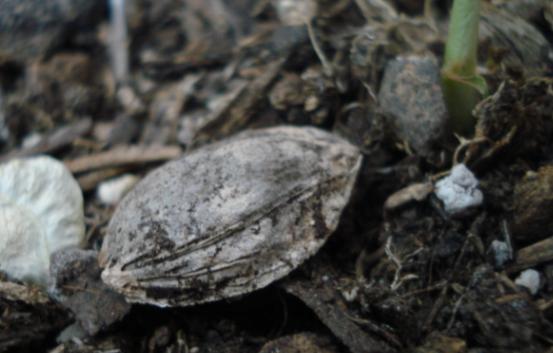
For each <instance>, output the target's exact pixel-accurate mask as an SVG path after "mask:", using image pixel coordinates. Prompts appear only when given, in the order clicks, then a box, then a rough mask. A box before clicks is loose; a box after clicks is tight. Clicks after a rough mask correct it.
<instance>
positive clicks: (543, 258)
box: [507, 236, 553, 273]
mask: <svg viewBox="0 0 553 353" xmlns="http://www.w3.org/2000/svg"><path fill="white" fill-rule="evenodd" d="M548 261H553V236H551V237H549V238H547V239H544V240H542V241H539V242H537V243H534V244H532V245H528V246H527V247H525V248H522V249H520V250H519V251H518V252H517V255H516V260H515V263H514V264H513V265H512V266H510V267H509V268H508V269H507V272H509V273H513V272H518V271H520V270H524V269H527V268H530V267H534V266H536V265H539V264H541V263H544V262H548Z"/></svg>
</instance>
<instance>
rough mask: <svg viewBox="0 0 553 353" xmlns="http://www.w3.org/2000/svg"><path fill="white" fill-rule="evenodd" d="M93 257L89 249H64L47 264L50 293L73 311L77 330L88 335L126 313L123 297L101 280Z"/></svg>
mask: <svg viewBox="0 0 553 353" xmlns="http://www.w3.org/2000/svg"><path fill="white" fill-rule="evenodd" d="M97 255H98V253H97V252H95V251H92V250H81V249H76V248H66V249H62V250H59V251H57V252H55V253H54V254H53V255H52V257H51V263H50V281H51V283H50V286H49V292H50V294H51V295H52V296H53V297H54V298H56V299H57V300H58V301H59V302H60V303H61V304H62V305H63V306H65V307H67V308H68V309H69V310H71V311H72V312H73V314H74V315H75V318H76V319H77V321H78V323H79V325H80V327H82V329H83V330H84V331H85V332H86V333H87V334H88V335H91V336H93V335H95V334H97V333H98V332H100V331H102V330H104V329H106V328H107V327H109V325H111V324H112V323H114V322H116V321H119V320H120V319H122V318H123V317H124V316H125V315H126V314H127V313H128V311H129V310H130V304H128V303H127V302H126V301H125V299H124V298H123V296H121V295H120V294H118V293H116V292H114V291H112V290H111V289H109V288H108V287H107V286H106V285H105V284H104V283H103V282H102V281H101V279H100V272H101V269H100V268H99V267H98V260H97Z"/></svg>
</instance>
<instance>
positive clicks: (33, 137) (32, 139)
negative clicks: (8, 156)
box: [21, 132, 42, 148]
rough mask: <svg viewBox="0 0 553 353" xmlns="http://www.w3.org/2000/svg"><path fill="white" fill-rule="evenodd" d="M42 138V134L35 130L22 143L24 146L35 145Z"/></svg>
mask: <svg viewBox="0 0 553 353" xmlns="http://www.w3.org/2000/svg"><path fill="white" fill-rule="evenodd" d="M41 140H42V136H41V135H40V134H38V133H36V132H33V133H31V134H29V135H27V136H25V138H23V143H22V144H21V145H22V147H23V148H31V147H35V146H36V145H38V143H39V142H40V141H41Z"/></svg>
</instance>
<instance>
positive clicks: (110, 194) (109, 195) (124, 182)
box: [98, 174, 139, 205]
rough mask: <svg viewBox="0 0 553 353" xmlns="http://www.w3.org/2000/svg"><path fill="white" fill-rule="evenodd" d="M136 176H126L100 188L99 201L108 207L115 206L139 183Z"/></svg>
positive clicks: (108, 182)
mask: <svg viewBox="0 0 553 353" xmlns="http://www.w3.org/2000/svg"><path fill="white" fill-rule="evenodd" d="M138 180H139V178H138V177H137V176H136V175H132V174H125V175H122V176H120V177H117V178H114V179H111V180H108V181H105V182H103V183H101V184H100V185H99V186H98V199H100V201H101V202H102V203H104V204H106V205H115V204H117V203H118V202H119V201H121V199H122V198H123V196H125V194H126V193H127V192H128V191H129V190H130V189H132V187H133V186H134V185H135V184H136V183H137V182H138Z"/></svg>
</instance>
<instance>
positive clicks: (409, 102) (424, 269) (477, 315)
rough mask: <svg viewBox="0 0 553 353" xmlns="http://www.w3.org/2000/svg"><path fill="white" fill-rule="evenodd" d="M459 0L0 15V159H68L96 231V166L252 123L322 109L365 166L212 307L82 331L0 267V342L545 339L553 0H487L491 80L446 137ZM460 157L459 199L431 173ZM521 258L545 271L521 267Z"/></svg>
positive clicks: (483, 345)
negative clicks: (332, 215) (467, 121)
mask: <svg viewBox="0 0 553 353" xmlns="http://www.w3.org/2000/svg"><path fill="white" fill-rule="evenodd" d="M33 2H34V1H25V3H31V4H32V3H33ZM39 2H40V1H39ZM58 2H59V3H63V2H64V1H52V3H53V4H54V3H58ZM114 3H115V2H114ZM10 4H11V5H10ZM450 5H451V1H428V2H426V3H425V2H424V1H422V0H420V1H419V0H390V1H385V0H336V1H331V0H317V1H315V0H313V1H308V0H302V1H286V0H280V1H269V0H213V1H201V0H186V1H180V0H156V1H154V0H140V1H138V0H136V1H131V0H129V1H127V3H126V8H125V17H124V21H126V23H127V24H128V28H127V38H128V40H127V41H125V40H124V37H118V34H117V32H116V31H114V27H113V26H114V25H113V22H112V23H110V20H109V14H110V13H111V14H112V15H114V14H115V11H113V9H111V10H110V9H109V8H108V7H107V6H108V5H107V4H102V5H98V6H97V7H96V8H91V6H88V5H86V4H84V3H83V4H80V3H79V1H76V2H75V4H74V6H75V9H72V10H71V12H67V13H66V12H63V11H62V10H60V8H62V7H60V8H58V7H56V6H54V5H53V7H52V8H49V7H48V6H45V8H42V7H33V6H29V7H28V8H26V7H25V6H22V7H21V9H22V10H21V9H20V10H21V11H22V12H21V13H19V14H18V16H22V17H21V18H27V17H28V18H29V20H28V21H29V22H28V23H29V24H30V26H29V27H27V28H26V30H23V29H22V28H21V27H20V26H19V25H18V22H17V21H11V22H9V21H4V25H0V47H2V49H0V84H1V85H0V161H2V162H4V161H8V160H11V159H14V158H18V157H27V156H33V155H37V154H48V155H51V156H54V157H56V158H57V159H59V160H62V161H64V163H65V165H66V166H67V167H68V168H69V170H70V171H71V172H72V173H73V174H74V175H75V177H76V178H77V180H78V182H79V185H80V186H81V188H82V190H83V192H84V195H85V218H86V234H87V246H86V248H87V249H92V250H99V249H100V247H101V244H102V240H103V237H104V236H105V235H106V228H107V224H108V222H109V220H110V218H111V216H112V214H113V211H114V209H115V207H116V206H114V205H106V204H104V203H102V202H101V200H100V199H99V197H98V195H97V190H98V186H99V185H100V184H102V183H103V182H104V181H106V180H109V179H111V178H114V177H118V176H121V175H124V174H127V173H131V174H134V175H136V176H138V177H143V176H145V175H146V174H147V173H148V172H149V171H151V170H153V169H154V168H155V167H157V166H159V165H161V164H162V163H164V162H165V161H168V160H172V159H175V158H178V157H180V156H182V155H185V154H186V153H187V152H189V151H190V150H192V149H196V148H198V147H201V146H203V145H206V144H208V143H210V142H213V141H219V140H222V139H225V138H227V137H229V136H232V135H234V134H236V133H237V132H240V131H243V130H246V129H256V128H262V127H270V126H277V125H283V124H289V125H297V126H305V125H310V126H316V127H319V128H321V129H325V130H328V131H332V132H333V133H335V134H337V135H340V136H342V137H344V138H345V139H347V140H349V141H350V142H351V143H353V144H355V145H356V146H358V147H359V148H360V150H361V151H362V153H363V165H362V168H361V171H360V173H359V176H358V179H357V183H356V186H355V189H354V191H353V195H352V198H351V200H350V202H349V204H348V206H347V207H346V209H345V210H344V212H343V214H342V218H341V221H340V225H339V227H338V229H337V231H336V232H335V233H334V234H333V235H332V236H331V237H330V238H329V240H328V241H327V242H326V244H325V245H324V247H323V248H322V249H321V250H320V251H319V252H318V253H317V254H316V255H314V256H313V257H311V258H310V259H309V260H308V261H307V262H306V263H304V264H303V265H302V266H300V267H299V268H298V269H296V270H295V271H293V272H292V273H291V274H290V275H288V276H286V277H285V278H284V279H282V280H280V281H277V282H276V283H273V284H271V285H270V286H268V287H266V288H264V289H261V290H258V291H255V292H253V293H251V294H247V295H244V296H241V297H239V298H231V299H228V300H226V301H218V302H215V303H210V304H202V305H197V306H191V307H185V308H164V309H161V308H157V307H154V306H146V305H133V306H132V308H130V312H129V313H128V314H126V315H123V314H121V316H122V317H121V318H120V320H119V321H118V322H116V323H114V324H106V325H105V327H104V326H103V327H101V328H98V331H99V332H97V333H95V334H94V335H90V334H86V333H84V332H83V330H82V328H79V327H78V326H77V327H76V326H75V325H72V323H73V322H74V321H75V317H79V315H75V313H74V311H75V310H78V305H77V309H75V308H74V309H73V313H72V312H71V311H70V310H68V309H67V308H66V307H63V306H61V305H59V304H57V303H55V302H53V301H52V300H51V299H48V298H47V296H46V295H45V294H44V293H42V291H41V289H39V288H35V287H32V286H27V285H24V284H21V283H15V282H10V281H9V280H8V279H7V278H5V277H4V278H2V280H1V281H0V352H4V351H6V352H8V351H10V352H56V353H61V352H64V353H65V352H83V353H84V352H104V353H108V352H110V353H112V352H113V353H115V352H121V353H126V352H135V353H142V352H144V353H161V352H164V353H165V352H167V353H169V352H173V353H177V352H179V353H193V352H194V353H207V352H213V353H238V352H240V353H250V352H251V353H257V352H262V353H269V352H271V353H276V352H286V353H292V352H297V353H307V352H309V353H311V352H323V353H338V352H352V353H378V352H416V353H438V352H454V353H463V352H470V353H480V352H482V353H483V352H486V353H488V352H497V353H499V352H528V353H534V352H553V348H552V347H553V325H552V320H553V54H552V53H553V49H552V47H553V6H551V4H550V2H549V1H548V0H543V1H539V0H535V1H522V0H520V1H519V0H513V1H502V0H497V1H484V2H483V5H482V7H483V10H482V27H481V31H480V32H481V40H480V45H479V61H480V67H479V70H480V72H481V74H482V75H483V76H484V77H485V78H486V81H487V82H488V85H489V88H490V89H489V91H490V95H489V96H488V97H483V99H482V101H481V102H480V104H479V105H478V106H477V107H476V108H475V110H474V116H475V117H476V119H475V126H476V127H475V132H474V135H473V136H465V137H460V136H457V137H456V136H455V135H454V134H453V132H452V131H450V130H449V128H448V123H447V110H446V109H445V106H444V103H443V97H442V96H441V91H440V81H439V75H440V71H439V68H440V65H441V60H442V56H443V52H444V43H445V39H446V32H447V23H448V11H449V8H450ZM3 6H4V7H6V6H7V7H9V6H16V5H15V4H13V2H11V1H7V2H6V4H5V5H0V9H2V7H3ZM60 6H61V5H60ZM2 11H4V10H2ZM2 11H0V12H2ZM14 11H15V10H14ZM39 11H40V12H41V13H44V16H43V17H41V16H38V15H37V12H39ZM56 11H58V12H56ZM9 14H10V12H6V11H4V15H0V22H2V16H8V15H9ZM46 14H47V15H48V16H46ZM12 15H13V14H12ZM13 16H16V15H13ZM25 16H27V17H25ZM114 16H115V15H114ZM51 18H53V19H54V20H50V19H51ZM83 18H86V19H87V20H86V21H84V20H82V19H83ZM58 19H59V20H58ZM10 26H11V27H10ZM29 28H33V30H29ZM34 29H36V30H34ZM121 38H123V40H122V41H121ZM21 41H28V42H29V43H34V44H33V45H36V47H34V48H36V50H23V49H21V45H20V44H21ZM36 43H41V44H36ZM125 43H127V44H128V45H125ZM125 48H127V49H128V51H127V50H126V49H125ZM126 56H128V63H129V65H128V67H127V66H126V64H125V63H126V62H127V60H126ZM459 163H464V164H465V165H466V166H467V167H468V168H469V169H470V170H471V171H472V172H473V173H474V174H475V176H476V177H477V178H478V181H479V186H478V188H479V189H480V190H481V191H482V194H483V203H482V204H480V205H477V206H475V207H471V208H469V209H466V210H464V211H463V212H460V213H456V214H452V213H451V212H448V210H447V209H446V208H445V207H444V204H443V203H442V201H441V200H440V199H439V198H438V197H437V196H436V193H434V189H435V185H436V182H437V181H438V180H440V179H442V178H444V177H446V176H447V175H448V174H449V171H450V169H451V167H452V166H453V165H456V164H459ZM0 226H1V225H0ZM528 269H533V270H535V271H537V273H538V275H539V277H538V278H539V283H538V284H537V287H536V285H535V283H534V284H532V283H531V284H528V281H524V279H520V278H519V277H520V275H521V273H522V272H523V271H526V270H528ZM527 274H528V273H527ZM93 276H95V275H93ZM522 277H524V276H522ZM525 278H527V277H525ZM532 286H534V287H532ZM8 292H9V293H15V292H17V293H19V294H18V295H20V296H19V297H15V298H14V297H13V296H10V295H7V294H6V293H8ZM22 293H24V294H22ZM87 300H88V299H87ZM118 305H123V304H121V303H119V304H118ZM67 327H69V329H66V330H65V331H64V334H62V335H60V333H61V332H62V331H63V330H64V329H65V328H67Z"/></svg>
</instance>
